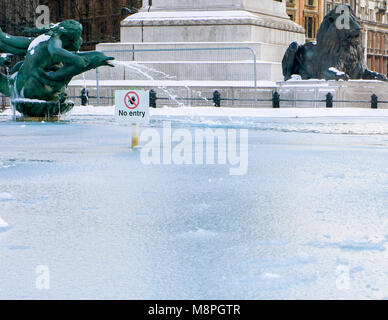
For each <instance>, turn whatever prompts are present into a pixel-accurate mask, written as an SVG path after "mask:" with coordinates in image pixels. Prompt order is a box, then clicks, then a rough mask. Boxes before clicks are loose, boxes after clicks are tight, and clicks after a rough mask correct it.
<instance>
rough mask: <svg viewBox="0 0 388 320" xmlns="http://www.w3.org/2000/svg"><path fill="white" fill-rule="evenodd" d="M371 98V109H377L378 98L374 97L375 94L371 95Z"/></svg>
mask: <svg viewBox="0 0 388 320" xmlns="http://www.w3.org/2000/svg"><path fill="white" fill-rule="evenodd" d="M371 98H372V101H371V107H372V109H377V108H378V105H379V98H378V97H377V96H376V94H373V95H372V97H371Z"/></svg>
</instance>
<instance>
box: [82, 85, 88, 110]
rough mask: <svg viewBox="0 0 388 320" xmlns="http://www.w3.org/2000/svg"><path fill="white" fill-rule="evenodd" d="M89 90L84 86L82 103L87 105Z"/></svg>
mask: <svg viewBox="0 0 388 320" xmlns="http://www.w3.org/2000/svg"><path fill="white" fill-rule="evenodd" d="M88 102H89V91H88V90H86V89H85V88H83V89H82V90H81V105H82V106H87V105H88V104H89V103H88Z"/></svg>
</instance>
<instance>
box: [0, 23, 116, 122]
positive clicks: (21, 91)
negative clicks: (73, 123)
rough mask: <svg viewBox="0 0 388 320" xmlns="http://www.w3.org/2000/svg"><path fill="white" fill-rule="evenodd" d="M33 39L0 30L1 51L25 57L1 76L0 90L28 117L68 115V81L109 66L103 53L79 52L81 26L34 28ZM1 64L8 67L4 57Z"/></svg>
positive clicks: (0, 61)
mask: <svg viewBox="0 0 388 320" xmlns="http://www.w3.org/2000/svg"><path fill="white" fill-rule="evenodd" d="M36 31H37V32H38V33H41V35H39V36H38V37H36V38H32V37H17V36H11V35H8V34H6V33H3V32H2V31H1V29H0V50H2V51H4V52H6V53H10V54H13V55H18V56H22V57H24V61H21V62H19V63H17V64H16V65H15V66H14V67H13V69H12V70H11V72H10V75H4V74H0V91H1V92H2V93H3V94H4V95H6V96H9V97H11V101H12V103H13V104H14V106H15V107H16V109H17V110H18V111H19V112H21V113H22V114H24V115H25V116H29V117H48V116H54V115H59V114H61V113H65V112H68V111H69V110H71V109H72V108H73V106H74V103H72V102H66V99H67V96H66V93H65V90H66V88H67V86H68V84H69V82H70V81H71V79H72V78H73V77H74V76H76V75H78V74H81V73H83V72H86V71H88V70H91V69H95V68H98V67H100V66H112V67H113V65H111V64H110V63H109V61H110V60H113V59H114V58H112V57H107V56H106V55H104V54H103V53H102V52H98V51H92V52H82V53H81V52H79V49H80V47H81V45H82V38H81V35H82V25H81V24H80V23H79V22H77V21H74V20H66V21H63V22H61V23H57V24H54V25H50V27H49V28H48V29H41V30H40V29H37V30H36ZM0 64H2V65H3V66H6V67H9V59H8V56H7V55H2V56H1V59H0Z"/></svg>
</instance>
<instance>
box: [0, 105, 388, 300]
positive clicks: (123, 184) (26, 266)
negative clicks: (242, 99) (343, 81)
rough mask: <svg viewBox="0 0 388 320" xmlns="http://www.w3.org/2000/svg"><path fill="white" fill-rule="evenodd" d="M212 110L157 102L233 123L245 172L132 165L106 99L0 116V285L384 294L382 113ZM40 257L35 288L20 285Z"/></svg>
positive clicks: (1, 294)
mask: <svg viewBox="0 0 388 320" xmlns="http://www.w3.org/2000/svg"><path fill="white" fill-rule="evenodd" d="M89 108H90V109H91V110H92V111H93V110H94V109H93V108H92V107H89ZM214 109H215V110H216V111H210V110H206V109H204V110H203V113H208V114H210V113H211V112H214V114H217V116H214V117H212V122H209V118H208V117H206V114H201V113H199V114H198V113H197V114H193V115H192V114H190V113H188V115H187V116H186V117H184V116H183V115H182V113H181V114H172V113H171V114H170V116H171V117H170V119H173V120H174V121H173V125H172V128H173V130H174V129H176V128H186V129H188V130H191V131H193V130H194V129H195V128H198V127H202V128H208V127H210V128H224V129H228V128H234V129H238V128H248V129H249V174H248V175H246V176H235V177H231V176H229V175H228V172H229V170H228V168H227V167H225V166H217V165H212V166H196V165H185V166H176V165H167V166H164V165H160V166H145V165H143V164H142V163H141V162H140V158H139V153H140V152H141V149H137V150H131V149H130V148H129V143H130V141H131V138H130V128H129V127H126V126H123V127H121V126H118V125H117V124H116V123H115V122H114V117H113V115H112V114H105V115H104V114H100V115H93V113H92V111H91V112H89V113H88V114H87V113H85V114H87V115H81V114H76V113H75V114H73V116H72V117H69V119H68V121H65V122H62V123H56V124H54V123H45V124H44V123H24V124H21V123H14V122H11V121H9V117H8V116H0V150H1V152H0V216H1V220H0V255H1V262H0V283H1V285H0V298H8V299H13V298H21V299H54V298H57V299H70V298H73V299H77V298H86V299H96V298H106V299H118V298H127V299H142V298H143V299H160V298H163V299H279V298H280V299H285V298H296V299H301V298H309V299H314V298H323V299H333V298H345V299H351V298H353V299H359V298H375V299H382V298H385V297H388V271H387V270H388V260H387V250H386V249H387V245H388V203H387V196H388V192H387V187H388V171H387V170H386V167H387V157H388V148H387V146H388V130H387V118H384V117H376V118H373V117H367V118H363V117H351V118H347V117H326V118H325V117H321V118H271V117H269V115H270V113H268V116H267V117H264V118H260V117H253V118H252V119H245V120H243V119H240V118H239V117H238V114H237V112H238V110H236V111H233V112H236V114H230V115H231V116H232V118H231V119H228V118H227V117H222V116H220V114H219V113H221V111H222V110H220V111H219V109H216V108H214ZM104 110H105V109H104ZM107 110H108V109H107ZM163 110H164V109H157V110H154V111H153V112H155V113H154V116H153V120H152V122H151V125H150V127H153V128H155V129H156V130H158V132H159V133H161V132H162V129H161V127H162V121H164V120H166V119H167V116H166V114H162V112H163ZM164 111H166V110H164ZM226 111H227V110H226ZM271 111H272V110H271ZM317 111H319V112H320V110H317ZM333 111H334V112H336V110H335V109H333ZM366 111H368V112H371V111H370V110H367V109H366ZM381 111H383V110H381ZM171 112H173V110H171ZM174 112H175V111H174ZM176 112H178V111H176ZM228 112H229V111H228ZM230 112H232V111H230ZM252 112H253V111H252ZM258 112H259V111H258ZM260 112H263V113H264V112H267V111H260ZM268 112H269V111H268ZM284 112H285V113H286V112H291V111H290V110H288V111H284ZM292 112H293V111H292ZM295 112H296V111H295ZM322 112H323V111H322ZM338 112H340V111H338ZM352 112H353V111H352ZM354 112H355V111H354ZM357 112H360V113H362V112H363V111H362V110H359V111H357ZM334 114H335V113H334ZM272 115H273V113H272ZM369 115H371V114H369ZM201 117H203V119H202V120H201V119H200V118H201ZM159 118H160V119H159ZM174 118H176V120H175V119H174ZM142 130H144V128H141V129H140V131H142ZM41 265H44V266H48V267H49V269H50V275H51V283H50V286H51V287H50V290H47V291H45V290H37V289H36V287H35V282H36V278H37V277H38V275H37V273H36V267H37V266H41ZM339 267H341V268H348V271H349V277H350V282H349V283H350V287H349V289H347V290H342V289H339V288H338V287H337V280H338V274H337V269H338V268H339Z"/></svg>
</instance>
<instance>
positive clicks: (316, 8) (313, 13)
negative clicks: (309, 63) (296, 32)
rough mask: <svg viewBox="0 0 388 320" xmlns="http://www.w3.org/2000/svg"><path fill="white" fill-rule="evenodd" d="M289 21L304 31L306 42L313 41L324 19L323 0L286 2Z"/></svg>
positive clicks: (290, 0) (288, 0)
mask: <svg viewBox="0 0 388 320" xmlns="http://www.w3.org/2000/svg"><path fill="white" fill-rule="evenodd" d="M287 14H288V16H289V17H290V19H291V20H292V21H294V22H296V23H298V24H299V25H301V26H302V27H304V28H305V30H306V40H307V41H314V40H315V39H316V36H317V32H318V28H319V26H320V24H321V22H322V20H323V17H324V0H287Z"/></svg>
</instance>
